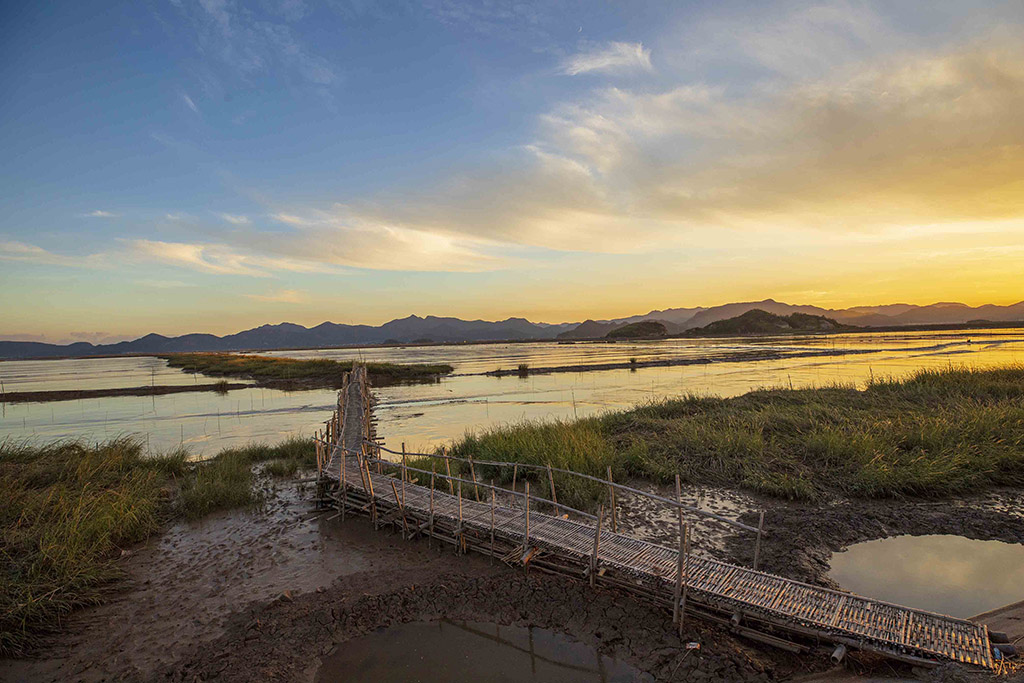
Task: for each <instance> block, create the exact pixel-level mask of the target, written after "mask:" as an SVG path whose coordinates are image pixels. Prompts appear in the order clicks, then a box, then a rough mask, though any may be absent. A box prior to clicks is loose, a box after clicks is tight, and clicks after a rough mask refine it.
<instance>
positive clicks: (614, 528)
mask: <svg viewBox="0 0 1024 683" xmlns="http://www.w3.org/2000/svg"><path fill="white" fill-rule="evenodd" d="M608 506H609V507H610V508H611V509H612V533H615V532H616V531H618V530H619V526H618V524H617V523H616V521H615V487H614V486H612V466H611V465H608Z"/></svg>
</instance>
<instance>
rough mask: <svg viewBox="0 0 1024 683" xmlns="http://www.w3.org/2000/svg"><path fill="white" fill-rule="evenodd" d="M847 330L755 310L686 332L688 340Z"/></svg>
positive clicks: (817, 318) (814, 318)
mask: <svg viewBox="0 0 1024 683" xmlns="http://www.w3.org/2000/svg"><path fill="white" fill-rule="evenodd" d="M842 329H849V326H847V325H842V324H840V323H838V322H836V321H835V320H833V319H832V318H826V317H825V316H823V315H809V314H807V313H792V314H790V315H787V316H782V315H775V314H774V313H768V312H767V311H763V310H761V309H760V308H754V309H751V310H749V311H747V312H746V313H743V314H742V315H738V316H736V317H735V318H726V319H725V320H716V321H715V322H713V323H709V324H707V325H705V326H704V327H695V328H693V329H690V330H687V332H686V334H687V335H688V336H695V337H716V336H725V335H733V334H778V333H787V332H828V331H835V330H842Z"/></svg>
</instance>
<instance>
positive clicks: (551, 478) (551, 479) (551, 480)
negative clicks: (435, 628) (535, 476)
mask: <svg viewBox="0 0 1024 683" xmlns="http://www.w3.org/2000/svg"><path fill="white" fill-rule="evenodd" d="M548 483H549V484H551V502H553V503H555V504H557V503H558V496H557V495H555V475H553V474H552V473H551V463H548Z"/></svg>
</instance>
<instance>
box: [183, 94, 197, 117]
mask: <svg viewBox="0 0 1024 683" xmlns="http://www.w3.org/2000/svg"><path fill="white" fill-rule="evenodd" d="M181 99H182V100H184V102H185V105H186V106H188V108H189V109H191V110H192V111H193V112H195V113H196V114H198V113H199V107H197V106H196V103H195V102H193V101H192V98H191V97H189V96H188V94H187V93H181Z"/></svg>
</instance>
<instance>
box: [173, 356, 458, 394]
mask: <svg viewBox="0 0 1024 683" xmlns="http://www.w3.org/2000/svg"><path fill="white" fill-rule="evenodd" d="M161 358H164V359H166V360H167V365H168V366H170V367H172V368H180V369H181V370H182V371H184V372H191V373H196V374H201V375H206V376H208V377H238V378H244V379H252V380H256V381H257V382H258V383H260V384H263V385H268V386H273V385H277V384H294V385H307V386H311V387H314V386H315V387H337V386H340V385H341V377H342V375H343V373H345V372H348V371H349V370H351V369H352V366H353V364H354V361H337V360H331V359H327V358H318V359H297V358H284V357H277V356H254V355H243V354H235V353H173V354H168V355H166V356H161ZM365 365H366V368H367V371H368V372H369V373H370V376H371V378H372V379H373V380H374V381H375V382H376V383H378V384H381V383H383V384H387V383H394V382H416V381H433V380H436V379H437V378H438V377H440V376H441V375H446V374H448V373H450V372H451V371H452V366H450V365H447V364H442V363H434V364H411V365H405V364H398V363H365Z"/></svg>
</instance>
